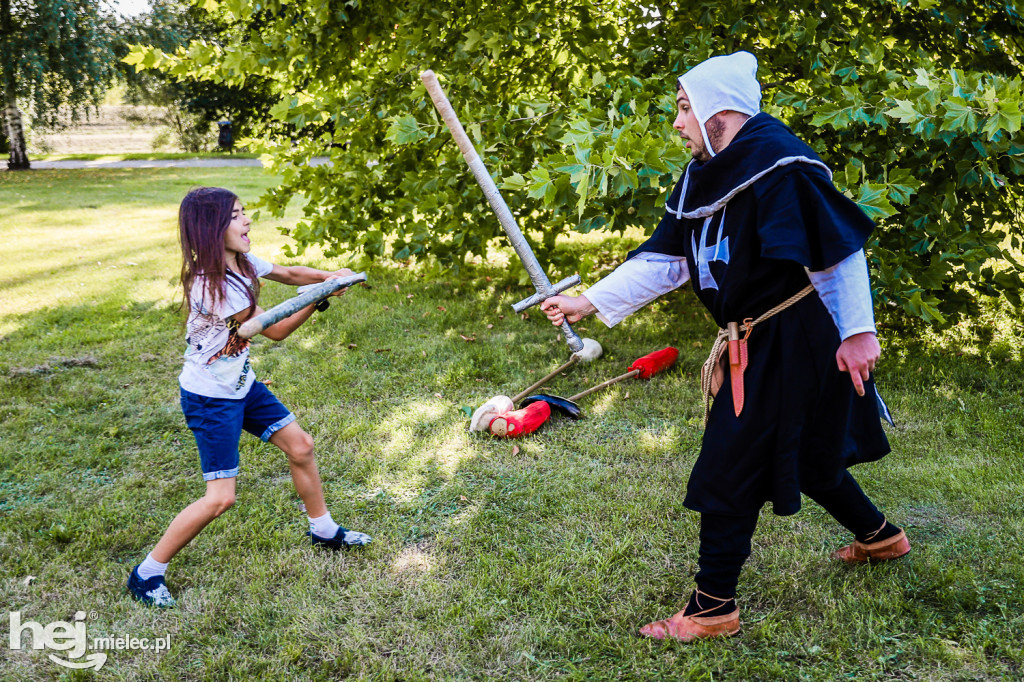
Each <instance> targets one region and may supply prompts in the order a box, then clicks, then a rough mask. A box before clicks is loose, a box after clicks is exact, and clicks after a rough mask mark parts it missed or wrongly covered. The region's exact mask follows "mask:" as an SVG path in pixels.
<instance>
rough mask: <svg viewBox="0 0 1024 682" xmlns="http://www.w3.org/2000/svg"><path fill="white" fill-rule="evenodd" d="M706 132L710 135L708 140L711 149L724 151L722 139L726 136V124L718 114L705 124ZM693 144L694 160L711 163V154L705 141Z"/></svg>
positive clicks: (695, 141)
mask: <svg viewBox="0 0 1024 682" xmlns="http://www.w3.org/2000/svg"><path fill="white" fill-rule="evenodd" d="M704 128H705V130H707V133H708V140H709V141H710V142H711V148H712V149H715V150H717V151H721V149H722V137H724V136H725V123H724V122H723V121H722V119H721V118H719V117H718V115H717V114H715V115H714V116H712V117H711V118H709V119H708V120H707V122H706V123H705V124H704ZM692 143H693V150H692V154H693V158H695V159H697V160H698V161H701V162H704V161H710V160H711V153H710V152H709V151H708V149H707V148H706V147H705V146H704V140H692ZM717 151H716V153H717Z"/></svg>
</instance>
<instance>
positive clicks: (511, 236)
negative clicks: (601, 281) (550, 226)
mask: <svg viewBox="0 0 1024 682" xmlns="http://www.w3.org/2000/svg"><path fill="white" fill-rule="evenodd" d="M420 79H421V80H422V81H423V84H424V85H425V86H426V87H427V92H428V93H429V94H430V99H431V100H433V102H434V106H435V107H437V111H438V113H439V114H441V118H442V119H444V122H445V125H447V126H448V130H450V131H451V133H452V137H454V138H455V142H456V143H457V144H458V145H459V150H460V151H461V152H462V156H463V157H464V158H465V159H466V163H467V164H469V169H470V170H471V171H473V177H475V178H476V181H477V183H478V184H479V185H480V189H482V190H483V191H484V196H485V197H487V202H488V203H489V204H490V205H491V208H492V209H493V210H494V213H495V214H496V215H497V216H498V222H499V223H501V227H502V229H503V230H505V234H506V235H508V240H509V241H510V242H511V243H512V248H513V249H515V250H516V253H517V254H519V259H520V260H521V261H522V262H523V267H525V268H526V272H527V273H529V275H530V281H531V282H533V288H534V289H535V290H536V291H537V293H536V294H534V295H533V296H530V297H528V298H525V299H523V300H522V301H520V302H519V303H516V304H513V306H512V310H514V311H516V312H517V313H521V312H523V311H524V310H526V309H527V308H529V307H530V306H533V305H536V304H538V303H540V302H541V301H543V300H544V299H546V298H549V297H551V296H554V295H555V294H560V293H562V292H563V291H565V290H566V289H569V288H571V287H574V286H576V285H577V284H579V283H580V276H579V275H573V276H572V277H566V278H565V279H563V280H562V281H561V282H558V283H557V284H554V285H552V284H551V281H550V280H549V279H548V276H547V275H546V274H544V270H543V269H542V268H541V267H540V263H539V262H538V261H537V256H535V255H534V254H533V250H532V249H531V248H530V244H529V243H528V242H527V241H526V238H525V237H523V233H522V231H521V230H520V229H519V225H517V224H516V219H515V217H514V216H513V215H512V211H510V210H509V208H508V206H507V205H506V204H505V200H504V199H502V198H501V193H500V192H499V191H498V187H497V185H495V184H494V180H493V179H492V178H491V174H490V173H488V172H487V168H486V167H485V166H484V162H483V161H481V160H480V155H479V154H477V152H476V148H475V147H474V146H473V142H472V141H471V140H470V139H469V135H467V134H466V130H465V129H464V128H463V127H462V123H460V122H459V117H458V116H457V115H456V114H455V109H453V108H452V105H451V102H449V101H448V98H447V97H445V94H444V91H443V90H441V84H440V83H438V82H437V76H436V75H435V74H434V72H433V71H431V70H429V69H428V70H426V71H424V72H423V73H421V74H420ZM562 333H563V334H565V341H566V343H568V344H569V348H571V349H572V351H573V352H574V353H578V352H579V351H581V350H583V340H582V339H580V337H579V336H578V335H577V334H576V332H574V331H573V330H572V327H571V326H570V325H569V322H568V321H567V320H566V321H563V322H562Z"/></svg>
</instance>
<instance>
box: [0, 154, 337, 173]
mask: <svg viewBox="0 0 1024 682" xmlns="http://www.w3.org/2000/svg"><path fill="white" fill-rule="evenodd" d="M29 160H30V161H31V157H30V158H29ZM328 161H330V159H329V158H328V157H326V156H317V157H314V158H313V159H311V160H310V165H312V166H319V165H322V164H325V163H327V162H328ZM31 163H32V169H33V170H54V169H63V170H77V169H81V168H226V167H232V166H260V165H262V164H261V163H260V160H259V159H231V158H226V159H201V158H195V159H154V160H152V161H31ZM6 168H7V166H6V165H5V164H0V169H3V170H6Z"/></svg>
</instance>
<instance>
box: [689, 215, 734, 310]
mask: <svg viewBox="0 0 1024 682" xmlns="http://www.w3.org/2000/svg"><path fill="white" fill-rule="evenodd" d="M714 217H715V216H714V215H710V216H708V217H707V218H706V219H705V220H704V227H703V228H702V229H701V232H700V248H699V249H698V248H697V242H696V240H695V239H694V238H693V234H691V235H690V248H691V249H692V250H693V258H694V260H696V261H697V274H698V275H699V276H700V288H701V289H716V290H717V289H718V282H716V281H715V278H714V277H713V276H712V275H711V263H712V262H713V261H721V262H722V263H725V264H726V265H728V263H729V238H728V237H726V238H725V239H722V229H723V228H724V227H725V209H724V208H723V209H722V221H721V222H720V223H719V224H718V238H717V239H716V241H715V243H714V244H713V245H711V246H708V228H709V227H711V220H712V218H714Z"/></svg>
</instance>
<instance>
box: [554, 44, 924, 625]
mask: <svg viewBox="0 0 1024 682" xmlns="http://www.w3.org/2000/svg"><path fill="white" fill-rule="evenodd" d="M756 74H757V60H756V59H755V57H754V56H753V55H752V54H750V53H748V52H738V53H735V54H732V55H728V56H720V57H714V58H712V59H709V60H707V61H705V62H703V63H701V64H699V65H698V66H696V67H694V68H693V69H691V70H690V71H689V72H687V73H686V74H685V75H683V76H681V77H680V78H679V83H678V86H679V87H678V91H677V105H678V116H677V118H676V120H675V123H674V124H673V127H674V128H675V129H676V130H677V131H679V133H680V135H681V136H682V137H683V139H685V140H686V146H687V148H689V149H690V151H691V154H692V156H693V159H692V160H691V162H690V164H689V165H688V166H687V168H686V171H685V172H684V174H683V177H682V178H681V179H680V181H679V183H678V184H677V186H676V188H675V190H674V191H673V192H672V194H671V196H670V197H669V199H668V201H667V202H666V204H665V208H666V211H665V217H664V218H662V220H661V223H660V224H659V225H658V227H657V229H656V230H655V231H654V233H653V234H652V235H651V237H650V238H649V239H648V240H647V241H646V242H645V243H644V244H642V245H641V246H640V247H639V248H637V249H636V250H635V251H633V252H631V253H630V254H629V258H628V260H627V261H626V262H625V263H623V264H622V265H621V266H619V268H618V269H616V270H615V272H613V273H612V274H611V275H609V276H608V277H606V278H605V279H603V280H601V281H600V282H598V283H597V284H596V285H595V286H593V287H591V288H590V289H588V290H587V291H586V292H584V293H583V295H581V296H576V297H573V296H564V295H558V296H553V297H551V298H548V299H547V300H546V301H544V303H543V304H542V306H541V307H542V309H544V310H545V313H546V314H547V316H548V319H550V320H551V322H552V323H554V324H555V325H560V324H561V322H562V320H563V318H567V319H568V320H569V321H570V322H576V321H578V320H580V319H581V318H583V317H584V316H586V315H591V314H595V313H596V314H597V315H598V317H599V318H600V319H601V320H602V321H603V322H605V324H607V325H608V326H612V325H614V324H617V323H618V322H619V321H621V320H622V319H623V318H625V317H626V316H627V315H629V314H631V313H633V312H635V311H636V310H638V309H640V308H641V307H643V306H644V305H646V304H647V303H649V302H651V301H652V300H654V299H655V298H657V297H658V296H661V295H663V294H665V293H668V292H669V291H672V290H673V289H675V288H677V287H679V286H680V285H682V284H684V283H685V282H686V281H688V280H689V281H692V282H693V287H694V291H695V293H696V294H697V296H698V298H700V300H701V302H702V303H704V305H706V306H707V308H708V310H710V312H711V314H712V315H713V316H714V318H715V321H716V322H717V323H718V325H719V327H722V328H728V329H729V330H730V332H731V333H729V334H727V332H726V331H725V329H723V332H722V333H721V334H720V336H719V339H720V340H719V342H716V350H715V351H713V356H712V358H709V362H708V365H707V366H706V369H707V370H711V369H713V368H714V366H715V364H716V363H717V361H718V355H717V350H718V348H723V349H724V348H725V347H726V344H725V339H726V338H728V339H729V340H730V343H728V344H727V345H728V347H729V352H728V353H727V354H726V356H727V364H728V371H727V373H726V374H727V376H725V377H724V379H723V380H722V381H721V382H720V383H721V387H720V388H719V389H718V393H717V396H716V398H715V402H714V404H713V406H712V408H711V410H710V413H709V414H708V415H707V416H706V420H707V426H706V429H705V433H704V438H703V442H702V445H701V451H700V455H699V457H698V458H697V462H696V464H695V465H694V468H693V472H692V473H691V476H690V480H689V483H688V486H687V495H686V499H685V501H684V504H685V505H686V506H687V507H688V508H690V509H693V510H695V511H697V512H700V515H701V528H700V558H699V570H698V572H697V575H696V577H695V582H696V589H695V590H694V591H693V593H692V594H691V595H690V599H689V602H688V603H687V604H686V607H685V608H684V609H683V610H682V611H680V612H679V613H677V614H675V615H674V616H672V617H671V618H669V619H666V620H661V621H657V622H654V623H650V624H648V625H646V626H644V627H643V628H642V629H641V631H640V632H641V634H643V635H645V636H649V637H655V638H657V639H663V638H665V637H673V638H676V639H679V640H682V641H690V640H693V639H698V638H706V637H716V636H728V635H733V634H735V633H737V632H738V631H739V629H740V621H739V609H738V607H737V606H736V601H735V595H736V585H737V581H738V579H739V573H740V569H741V567H742V565H743V562H744V561H745V560H746V558H747V557H748V556H749V555H750V540H751V537H752V536H753V533H754V527H755V525H756V523H757V516H758V513H759V510H760V508H761V507H762V506H763V505H764V504H765V503H766V502H768V501H771V502H772V505H773V508H774V511H775V513H776V514H779V515H788V514H794V513H796V512H797V511H798V510H799V509H800V494H801V492H802V493H804V494H806V495H807V496H808V497H810V498H811V499H812V500H814V501H815V502H817V503H818V504H820V505H821V506H822V507H824V508H825V509H826V510H827V511H828V512H829V513H830V514H831V515H832V516H833V517H835V518H836V520H837V521H839V522H840V523H841V524H842V525H843V526H845V527H846V528H847V529H849V530H850V531H851V532H852V533H853V534H854V536H855V540H854V542H853V543H852V544H850V545H848V546H846V547H843V548H842V549H840V550H838V551H837V552H836V553H835V554H834V556H835V557H836V558H837V559H839V560H841V561H845V562H848V563H859V562H865V561H869V560H875V561H878V560H887V559H894V558H897V557H899V556H903V555H904V554H906V553H907V552H909V551H910V544H909V542H908V540H907V538H906V535H905V534H904V533H903V531H902V530H901V529H900V528H899V527H897V526H894V525H893V524H891V523H888V522H886V520H885V517H884V516H883V515H882V514H881V512H879V511H878V509H877V508H876V507H875V506H874V504H872V502H871V501H870V500H869V499H868V498H867V496H866V495H865V494H864V493H863V492H862V491H861V489H860V487H859V486H858V485H857V482H856V481H855V480H854V479H853V477H852V476H851V475H850V474H849V472H848V471H847V467H849V466H851V465H853V464H857V463H860V462H870V461H873V460H877V459H879V458H881V457H883V456H884V455H886V454H887V453H888V452H889V443H888V441H887V439H886V437H885V433H884V432H883V430H882V427H881V422H880V420H879V405H880V399H879V398H878V397H877V393H876V392H875V386H874V382H873V380H872V378H871V372H872V370H873V369H874V366H875V362H876V361H877V360H878V357H879V354H880V352H881V351H880V347H879V345H878V341H877V339H876V338H875V326H874V317H873V314H872V308H871V290H870V285H869V283H868V273H867V266H866V263H865V257H864V251H863V245H864V243H865V241H866V240H867V238H868V236H869V234H870V233H871V230H872V229H873V228H874V225H873V224H872V223H871V221H870V220H869V219H868V218H867V216H866V215H864V213H863V212H861V210H860V209H859V208H858V207H857V206H856V204H854V203H853V202H852V201H850V200H849V199H847V198H846V197H845V196H843V195H842V194H841V193H839V192H838V191H837V190H836V189H835V187H834V186H833V185H832V182H831V172H830V171H829V170H828V168H827V167H826V166H825V164H824V163H822V161H821V159H820V158H818V156H817V154H815V153H814V151H813V150H812V149H811V148H810V147H809V146H807V145H806V144H805V143H803V142H802V141H800V140H799V139H798V138H797V137H796V136H795V135H794V134H793V133H792V131H791V130H790V129H789V128H788V127H786V126H785V125H784V124H783V123H781V122H779V121H778V120H776V119H774V118H772V117H771V116H769V115H767V114H764V113H759V112H760V100H761V87H760V85H759V84H758V82H757V77H756ZM814 293H816V295H814ZM808 294H811V295H808ZM722 362H723V363H726V358H723V360H722ZM702 383H704V382H702ZM707 383H708V384H710V383H712V382H711V381H710V379H708V380H707ZM706 390H708V388H707V387H706ZM711 390H713V389H711Z"/></svg>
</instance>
